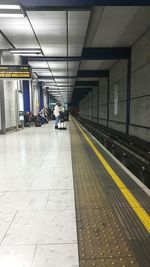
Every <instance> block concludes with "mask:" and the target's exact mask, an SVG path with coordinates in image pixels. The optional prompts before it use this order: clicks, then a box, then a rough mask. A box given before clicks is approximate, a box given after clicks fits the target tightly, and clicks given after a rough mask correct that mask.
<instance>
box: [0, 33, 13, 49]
mask: <svg viewBox="0 0 150 267" xmlns="http://www.w3.org/2000/svg"><path fill="white" fill-rule="evenodd" d="M7 48H12V46H11V45H10V44H9V43H8V42H7V41H6V39H5V38H4V37H3V35H2V34H1V33H0V49H7Z"/></svg>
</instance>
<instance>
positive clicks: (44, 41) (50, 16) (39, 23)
mask: <svg viewBox="0 0 150 267" xmlns="http://www.w3.org/2000/svg"><path fill="white" fill-rule="evenodd" d="M27 14H28V16H29V19H30V21H31V23H32V25H33V28H34V30H35V33H36V35H37V37H38V39H39V42H40V44H41V47H42V50H43V52H44V54H45V56H67V25H66V11H29V12H27Z"/></svg>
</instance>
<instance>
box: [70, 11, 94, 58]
mask: <svg viewBox="0 0 150 267" xmlns="http://www.w3.org/2000/svg"><path fill="white" fill-rule="evenodd" d="M89 18H90V11H69V12H68V55H69V56H80V55H81V53H82V49H83V44H84V39H85V36H86V31H87V26H88V22H89Z"/></svg>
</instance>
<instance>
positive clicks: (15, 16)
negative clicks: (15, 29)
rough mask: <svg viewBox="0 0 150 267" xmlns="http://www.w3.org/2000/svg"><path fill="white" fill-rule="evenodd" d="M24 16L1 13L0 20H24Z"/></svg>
mask: <svg viewBox="0 0 150 267" xmlns="http://www.w3.org/2000/svg"><path fill="white" fill-rule="evenodd" d="M23 17H24V14H13V13H0V18H23Z"/></svg>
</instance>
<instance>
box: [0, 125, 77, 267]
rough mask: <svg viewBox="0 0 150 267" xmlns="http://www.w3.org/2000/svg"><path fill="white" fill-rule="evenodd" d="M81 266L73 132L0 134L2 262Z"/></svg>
mask: <svg viewBox="0 0 150 267" xmlns="http://www.w3.org/2000/svg"><path fill="white" fill-rule="evenodd" d="M62 266H63V267H78V266H79V263H78V248H77V233H76V220H75V204H74V190H73V176H72V164H71V147H70V133H69V130H67V131H59V130H55V129H54V122H51V123H50V124H49V125H46V126H44V127H41V128H34V127H33V128H28V129H25V130H23V131H19V132H13V133H7V134H6V135H5V136H4V135H0V267H62Z"/></svg>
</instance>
